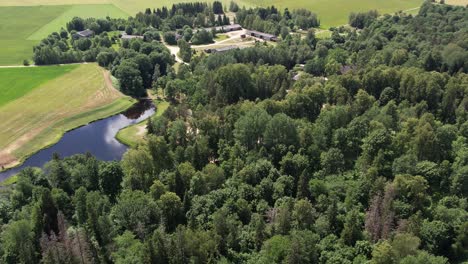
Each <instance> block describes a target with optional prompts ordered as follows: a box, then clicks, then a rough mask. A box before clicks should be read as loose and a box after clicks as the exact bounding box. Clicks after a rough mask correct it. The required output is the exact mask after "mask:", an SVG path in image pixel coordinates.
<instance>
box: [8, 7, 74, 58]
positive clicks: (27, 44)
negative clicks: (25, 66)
mask: <svg viewBox="0 0 468 264" xmlns="http://www.w3.org/2000/svg"><path fill="white" fill-rule="evenodd" d="M66 9H67V7H66V6H28V7H0V30H1V31H2V37H1V38H0V65H13V64H21V63H22V61H23V60H24V59H29V58H31V56H32V51H33V49H32V48H33V46H34V45H35V44H37V41H35V40H28V38H29V36H30V35H32V34H34V32H36V31H37V30H39V29H40V28H41V26H43V25H45V24H47V23H49V22H50V21H51V20H52V19H54V18H55V17H58V16H59V15H60V14H62V13H63V12H65V10H66ZM26 18H27V19H26Z"/></svg>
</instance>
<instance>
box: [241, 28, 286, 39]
mask: <svg viewBox="0 0 468 264" xmlns="http://www.w3.org/2000/svg"><path fill="white" fill-rule="evenodd" d="M247 35H249V36H252V37H256V38H259V39H264V40H269V41H277V40H278V37H277V36H275V35H272V34H268V33H263V32H260V31H256V30H249V31H247Z"/></svg>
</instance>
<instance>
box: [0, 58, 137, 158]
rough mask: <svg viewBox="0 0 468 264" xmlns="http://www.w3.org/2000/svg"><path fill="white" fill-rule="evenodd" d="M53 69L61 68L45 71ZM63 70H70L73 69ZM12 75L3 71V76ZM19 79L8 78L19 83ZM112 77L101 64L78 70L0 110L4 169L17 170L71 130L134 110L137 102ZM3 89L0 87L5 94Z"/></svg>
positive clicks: (28, 78) (0, 151)
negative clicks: (122, 91) (31, 157)
mask: <svg viewBox="0 0 468 264" xmlns="http://www.w3.org/2000/svg"><path fill="white" fill-rule="evenodd" d="M53 67H59V66H50V67H40V69H41V70H42V69H43V68H44V70H46V69H47V68H53ZM61 67H64V68H65V70H64V71H67V70H68V69H70V67H71V66H60V68H61ZM38 68H39V67H38ZM9 70H11V69H0V75H1V74H2V72H3V71H9ZM18 70H19V71H26V70H29V68H19V69H18ZM20 74H21V72H17V73H16V74H14V75H9V76H4V77H5V78H7V79H11V80H16V79H18V76H19V75H20ZM22 78H24V79H25V80H24V83H25V85H26V86H28V87H33V86H34V85H33V84H30V83H34V82H36V79H37V78H36V77H35V76H34V77H32V76H30V75H26V73H25V75H24V76H23V77H22ZM44 78H45V77H44ZM108 78H109V77H108V73H106V72H104V71H103V70H102V69H101V68H100V67H98V66H97V65H96V64H83V65H77V66H75V68H74V69H71V70H70V71H68V72H65V73H63V74H62V75H60V76H57V77H55V78H53V79H49V80H48V81H47V80H46V81H44V82H43V83H42V84H41V85H39V86H37V87H35V88H31V89H30V90H29V91H28V92H26V93H25V94H24V95H23V96H21V97H19V98H16V99H15V100H12V101H10V102H11V103H7V104H4V105H3V106H0V120H2V129H1V130H0V165H3V166H5V167H11V166H14V165H17V164H18V163H20V162H21V161H22V160H23V159H24V158H25V157H27V156H29V155H31V154H32V153H35V152H36V151H38V150H40V149H42V148H44V147H46V146H49V145H51V144H53V143H55V142H57V141H58V140H59V139H60V137H61V136H62V135H63V134H64V133H65V132H66V131H68V130H71V129H73V128H76V127H79V126H81V125H84V124H87V123H89V122H92V121H94V120H97V119H101V118H105V117H107V116H110V115H113V114H116V113H119V112H121V111H123V110H125V109H127V108H128V107H130V106H131V105H132V104H133V103H134V100H133V99H130V98H129V97H126V96H124V95H122V94H121V93H120V92H119V91H117V90H115V89H114V88H113V87H112V86H111V85H110V83H111V81H110V80H108ZM11 80H10V81H11ZM29 82H30V83H29ZM3 89H5V87H2V86H0V91H1V90H3Z"/></svg>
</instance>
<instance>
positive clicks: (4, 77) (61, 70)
mask: <svg viewBox="0 0 468 264" xmlns="http://www.w3.org/2000/svg"><path fill="white" fill-rule="evenodd" d="M77 67H78V65H68V66H63V67H58V66H56V67H29V68H5V69H1V70H0V87H1V88H0V107H2V106H3V105H5V104H7V103H8V102H11V101H14V100H16V99H18V98H20V97H22V96H24V95H25V94H27V93H29V92H31V91H33V90H34V89H35V88H37V87H39V86H40V85H41V84H44V83H46V82H47V81H49V80H52V79H55V78H58V77H60V76H62V75H64V74H66V73H69V72H71V71H73V70H74V69H76V68H77Z"/></svg>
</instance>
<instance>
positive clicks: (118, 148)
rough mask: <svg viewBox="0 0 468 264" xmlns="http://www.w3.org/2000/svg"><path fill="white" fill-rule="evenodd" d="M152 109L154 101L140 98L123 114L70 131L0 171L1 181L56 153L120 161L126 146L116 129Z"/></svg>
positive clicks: (149, 113) (139, 117)
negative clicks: (117, 135) (47, 146)
mask: <svg viewBox="0 0 468 264" xmlns="http://www.w3.org/2000/svg"><path fill="white" fill-rule="evenodd" d="M154 111H155V108H154V105H153V103H152V102H151V101H150V100H143V101H140V102H139V103H137V104H136V105H134V106H133V107H131V108H130V109H128V110H127V111H125V112H124V113H122V114H118V115H114V116H111V117H108V118H106V119H102V120H99V121H96V122H93V123H90V124H88V125H86V126H82V127H80V128H77V129H75V130H72V131H69V132H67V133H65V135H64V136H63V137H62V138H61V139H60V141H59V142H57V143H56V144H55V145H53V146H51V147H50V148H47V149H43V150H41V151H39V152H37V153H36V154H34V155H32V156H31V157H29V158H28V159H27V160H26V161H25V162H24V163H23V164H22V165H21V166H19V167H15V168H12V169H10V170H7V171H4V172H0V181H3V180H5V179H6V178H8V177H10V176H12V175H15V174H16V173H18V172H19V171H21V170H22V169H24V168H26V167H42V166H44V164H45V163H46V162H48V161H49V160H50V159H51V158H52V154H53V153H58V154H59V155H60V157H62V158H64V157H68V156H71V155H74V154H84V153H87V152H89V153H91V154H93V155H94V156H95V157H96V158H97V159H99V160H106V161H109V160H120V159H121V158H122V155H123V154H124V153H125V151H126V150H127V148H128V147H127V146H125V145H123V144H122V143H120V142H119V141H117V139H115V135H116V134H117V132H119V130H120V129H122V128H124V127H127V126H129V125H132V124H136V123H138V122H140V121H142V120H144V119H146V118H148V117H150V116H151V115H153V114H154Z"/></svg>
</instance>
